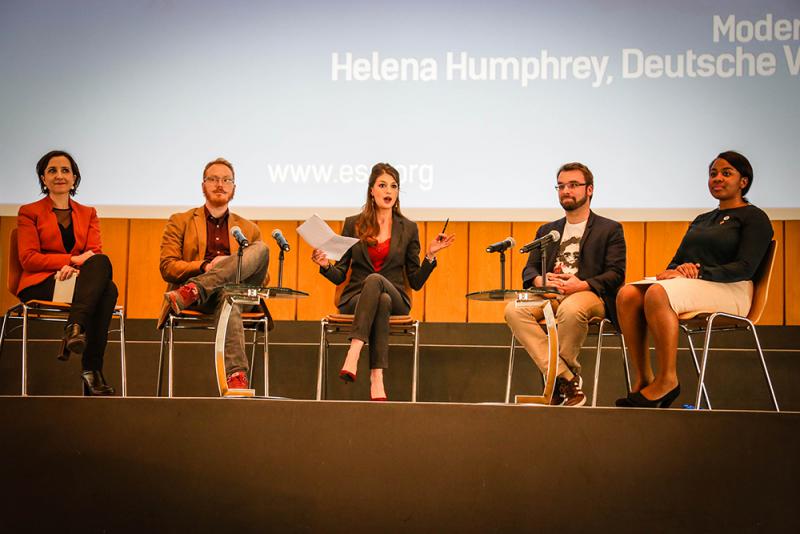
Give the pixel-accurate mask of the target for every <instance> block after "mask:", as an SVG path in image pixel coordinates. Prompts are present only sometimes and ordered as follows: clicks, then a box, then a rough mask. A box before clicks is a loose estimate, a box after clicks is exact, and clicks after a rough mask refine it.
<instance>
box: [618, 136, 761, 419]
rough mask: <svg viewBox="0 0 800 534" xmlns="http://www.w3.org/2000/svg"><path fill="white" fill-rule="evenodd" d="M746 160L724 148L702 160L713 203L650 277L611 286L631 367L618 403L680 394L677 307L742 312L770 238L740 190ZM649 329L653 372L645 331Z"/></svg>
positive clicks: (662, 402) (745, 184) (748, 173)
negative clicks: (633, 372) (655, 367)
mask: <svg viewBox="0 0 800 534" xmlns="http://www.w3.org/2000/svg"><path fill="white" fill-rule="evenodd" d="M752 184H753V168H752V167H751V166H750V162H749V161H748V160H747V158H745V157H744V156H743V155H741V154H739V153H737V152H723V153H721V154H719V155H718V156H717V157H716V158H714V160H713V161H712V162H711V165H709V168H708V190H709V192H710V193H711V196H712V197H714V198H715V199H716V200H718V201H719V206H718V207H717V208H716V209H714V210H713V211H710V212H708V213H704V214H702V215H699V216H698V217H697V218H695V220H694V221H693V222H692V224H691V225H690V226H689V229H688V230H687V232H686V235H685V236H684V237H683V241H681V244H680V246H679V247H678V251H677V252H676V253H675V257H674V258H673V259H672V261H671V262H670V264H669V265H668V266H667V269H666V270H665V271H663V272H662V273H660V274H658V276H656V280H655V281H654V283H652V284H650V285H647V284H628V285H626V286H625V287H623V288H622V289H621V290H620V291H619V293H618V294H617V312H618V314H619V322H620V326H621V328H622V333H623V334H624V335H625V341H626V342H627V344H628V353H629V354H630V355H631V361H632V363H633V366H634V368H635V370H636V377H635V380H634V382H633V383H632V385H631V393H630V394H629V395H628V396H627V397H626V398H623V399H619V400H617V406H638V407H660V408H668V407H669V406H670V404H671V403H672V402H673V401H674V400H675V399H676V398H677V397H678V395H679V394H680V390H681V388H680V384H679V383H678V375H677V372H676V360H677V351H678V315H679V314H681V313H686V312H689V311H701V310H712V311H721V312H727V313H731V314H736V315H747V313H748V311H749V309H750V304H751V302H752V298H753V282H752V279H753V276H754V275H755V273H756V270H757V269H758V266H759V265H760V264H761V261H762V260H763V258H764V255H765V253H766V251H767V248H768V247H769V243H770V240H771V239H772V234H773V231H772V225H771V224H770V222H769V218H768V217H767V214H766V213H764V212H763V211H761V210H760V209H759V208H757V207H755V206H754V205H752V204H750V202H749V201H748V200H747V198H745V196H744V195H746V194H747V192H748V191H749V190H750V186H751V185H752ZM648 331H649V332H650V334H651V335H652V336H653V340H654V342H655V349H656V357H657V358H658V373H653V369H652V367H651V364H650V359H649V356H648V349H647V332H648Z"/></svg>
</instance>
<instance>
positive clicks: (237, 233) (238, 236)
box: [231, 226, 250, 248]
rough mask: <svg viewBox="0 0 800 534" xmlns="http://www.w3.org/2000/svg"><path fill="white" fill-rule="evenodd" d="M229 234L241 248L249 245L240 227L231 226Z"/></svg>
mask: <svg viewBox="0 0 800 534" xmlns="http://www.w3.org/2000/svg"><path fill="white" fill-rule="evenodd" d="M231 235H232V236H233V238H234V239H235V240H236V242H237V243H239V246H240V247H241V248H245V247H249V246H250V241H248V240H247V238H246V237H245V236H244V234H243V233H242V229H241V228H239V227H238V226H234V227H233V228H231Z"/></svg>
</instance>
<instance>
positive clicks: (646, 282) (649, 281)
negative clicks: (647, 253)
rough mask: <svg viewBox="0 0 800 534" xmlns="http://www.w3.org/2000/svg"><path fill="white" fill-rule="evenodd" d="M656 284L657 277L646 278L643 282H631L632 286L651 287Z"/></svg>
mask: <svg viewBox="0 0 800 534" xmlns="http://www.w3.org/2000/svg"><path fill="white" fill-rule="evenodd" d="M655 282H656V277H655V276H645V277H644V278H642V279H641V280H637V281H635V282H631V284H633V285H635V286H649V285H651V284H654V283H655Z"/></svg>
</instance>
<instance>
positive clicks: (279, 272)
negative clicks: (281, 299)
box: [278, 247, 283, 287]
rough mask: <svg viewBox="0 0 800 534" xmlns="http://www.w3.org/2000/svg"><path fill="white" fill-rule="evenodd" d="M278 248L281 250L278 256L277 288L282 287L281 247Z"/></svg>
mask: <svg viewBox="0 0 800 534" xmlns="http://www.w3.org/2000/svg"><path fill="white" fill-rule="evenodd" d="M278 248H280V249H281V252H280V254H278V287H283V247H278Z"/></svg>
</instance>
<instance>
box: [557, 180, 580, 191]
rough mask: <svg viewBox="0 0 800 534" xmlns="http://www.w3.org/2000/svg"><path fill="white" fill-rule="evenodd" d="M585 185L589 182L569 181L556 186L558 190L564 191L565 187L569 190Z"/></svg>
mask: <svg viewBox="0 0 800 534" xmlns="http://www.w3.org/2000/svg"><path fill="white" fill-rule="evenodd" d="M584 185H587V184H585V183H584V184H581V183H578V182H567V183H565V184H558V185H557V186H556V191H559V192H560V191H563V190H564V189H566V190H568V191H572V190H573V189H575V188H576V187H581V186H584Z"/></svg>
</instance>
